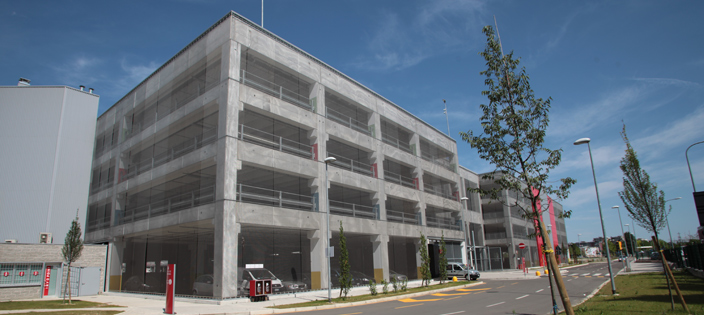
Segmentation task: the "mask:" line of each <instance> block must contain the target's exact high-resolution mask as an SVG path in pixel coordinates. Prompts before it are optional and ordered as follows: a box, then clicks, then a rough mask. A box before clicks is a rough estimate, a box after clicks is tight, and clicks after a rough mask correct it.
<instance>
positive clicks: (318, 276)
mask: <svg viewBox="0 0 704 315" xmlns="http://www.w3.org/2000/svg"><path fill="white" fill-rule="evenodd" d="M307 237H308V239H309V240H310V286H311V290H320V289H323V288H325V289H327V278H328V265H327V259H326V257H325V239H324V237H325V232H321V230H317V231H308V235H307Z"/></svg>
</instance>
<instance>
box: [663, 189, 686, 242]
mask: <svg viewBox="0 0 704 315" xmlns="http://www.w3.org/2000/svg"><path fill="white" fill-rule="evenodd" d="M680 199H682V197H677V198H672V199H667V200H665V203H667V202H668V201H673V200H680ZM667 217H669V215H666V216H665V222H667V234H669V235H670V249H675V247H674V246H672V232H670V220H669V219H668V218H667Z"/></svg>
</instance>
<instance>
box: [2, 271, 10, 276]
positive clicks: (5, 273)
mask: <svg viewBox="0 0 704 315" xmlns="http://www.w3.org/2000/svg"><path fill="white" fill-rule="evenodd" d="M2 276H3V277H9V276H10V273H9V272H7V271H5V272H3V273H2Z"/></svg>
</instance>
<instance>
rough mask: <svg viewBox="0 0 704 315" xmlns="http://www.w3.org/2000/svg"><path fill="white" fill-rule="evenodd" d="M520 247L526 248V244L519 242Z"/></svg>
mask: <svg viewBox="0 0 704 315" xmlns="http://www.w3.org/2000/svg"><path fill="white" fill-rule="evenodd" d="M518 248H520V249H524V248H526V244H523V243H520V244H518Z"/></svg>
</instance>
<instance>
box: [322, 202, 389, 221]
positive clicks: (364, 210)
mask: <svg viewBox="0 0 704 315" xmlns="http://www.w3.org/2000/svg"><path fill="white" fill-rule="evenodd" d="M330 213H332V214H339V215H344V216H349V217H355V218H363V219H378V218H379V217H378V214H377V211H376V210H375V209H374V207H370V206H363V205H358V204H354V203H349V202H342V201H335V200H330Z"/></svg>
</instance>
